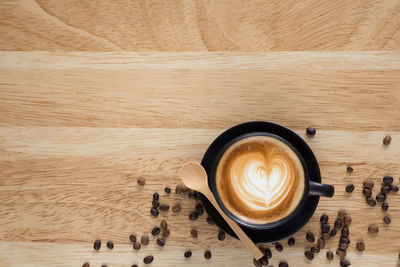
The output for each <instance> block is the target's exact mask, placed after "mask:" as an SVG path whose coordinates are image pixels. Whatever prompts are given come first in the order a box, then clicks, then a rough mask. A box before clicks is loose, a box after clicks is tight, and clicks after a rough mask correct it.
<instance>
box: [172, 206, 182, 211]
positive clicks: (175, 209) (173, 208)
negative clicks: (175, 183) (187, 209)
mask: <svg viewBox="0 0 400 267" xmlns="http://www.w3.org/2000/svg"><path fill="white" fill-rule="evenodd" d="M181 210H182V207H181V205H179V204H175V205H174V206H173V207H172V211H173V212H174V213H178V212H180V211H181Z"/></svg>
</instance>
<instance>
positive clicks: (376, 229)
mask: <svg viewBox="0 0 400 267" xmlns="http://www.w3.org/2000/svg"><path fill="white" fill-rule="evenodd" d="M368 232H370V233H371V234H376V233H378V232H379V227H378V226H377V225H375V224H371V225H370V226H368Z"/></svg>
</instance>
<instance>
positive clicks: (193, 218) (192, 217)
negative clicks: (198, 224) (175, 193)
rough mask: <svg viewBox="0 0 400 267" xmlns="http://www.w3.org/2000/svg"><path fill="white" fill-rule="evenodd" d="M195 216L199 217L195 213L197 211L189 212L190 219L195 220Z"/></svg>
mask: <svg viewBox="0 0 400 267" xmlns="http://www.w3.org/2000/svg"><path fill="white" fill-rule="evenodd" d="M197 218H199V215H198V214H197V212H195V211H192V212H191V213H190V214H189V219H190V220H191V221H195V220H197Z"/></svg>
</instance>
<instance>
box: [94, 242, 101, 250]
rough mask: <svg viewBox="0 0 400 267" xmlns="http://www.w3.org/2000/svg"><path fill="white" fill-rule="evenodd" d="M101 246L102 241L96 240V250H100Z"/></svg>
mask: <svg viewBox="0 0 400 267" xmlns="http://www.w3.org/2000/svg"><path fill="white" fill-rule="evenodd" d="M100 247H101V241H100V240H96V241H94V244H93V248H94V249H95V250H99V249H100Z"/></svg>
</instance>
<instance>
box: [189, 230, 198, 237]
mask: <svg viewBox="0 0 400 267" xmlns="http://www.w3.org/2000/svg"><path fill="white" fill-rule="evenodd" d="M190 235H191V236H192V237H193V238H197V236H198V233H197V230H196V229H192V230H191V231H190Z"/></svg>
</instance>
